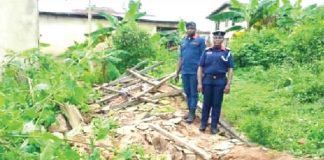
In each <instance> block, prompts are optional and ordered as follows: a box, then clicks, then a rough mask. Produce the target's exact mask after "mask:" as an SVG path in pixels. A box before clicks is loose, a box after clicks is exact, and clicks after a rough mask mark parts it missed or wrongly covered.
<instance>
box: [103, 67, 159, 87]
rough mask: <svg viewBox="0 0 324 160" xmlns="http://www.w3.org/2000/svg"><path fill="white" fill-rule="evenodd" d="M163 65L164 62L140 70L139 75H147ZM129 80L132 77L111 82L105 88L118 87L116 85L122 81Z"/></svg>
mask: <svg viewBox="0 0 324 160" xmlns="http://www.w3.org/2000/svg"><path fill="white" fill-rule="evenodd" d="M162 63H163V62H158V63H156V64H153V65H152V66H149V67H146V68H144V69H142V70H140V71H139V73H140V74H145V73H147V72H148V71H150V70H153V69H154V68H156V67H158V66H160V65H161V64H162ZM129 78H131V77H130V76H127V75H126V76H125V77H121V78H118V79H116V80H114V81H111V82H109V83H108V84H106V85H105V86H109V85H116V84H118V83H119V82H120V81H123V80H124V81H125V80H127V79H129Z"/></svg>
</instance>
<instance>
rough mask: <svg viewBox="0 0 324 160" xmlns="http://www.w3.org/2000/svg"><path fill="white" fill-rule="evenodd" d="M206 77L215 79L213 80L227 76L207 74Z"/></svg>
mask: <svg viewBox="0 0 324 160" xmlns="http://www.w3.org/2000/svg"><path fill="white" fill-rule="evenodd" d="M205 77H206V78H209V79H213V80H216V79H223V78H225V77H226V74H205Z"/></svg>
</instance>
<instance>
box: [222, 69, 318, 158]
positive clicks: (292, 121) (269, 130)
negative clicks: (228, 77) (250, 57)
mask: <svg viewBox="0 0 324 160" xmlns="http://www.w3.org/2000/svg"><path fill="white" fill-rule="evenodd" d="M322 67H323V66H322ZM323 74H324V72H321V73H320V74H314V73H313V72H312V71H310V70H309V69H307V67H305V66H299V67H296V66H295V67H294V68H293V67H291V66H285V65H284V66H281V67H276V66H273V67H270V68H269V69H268V70H266V71H265V70H263V69H262V68H260V67H252V68H251V69H250V70H244V71H242V70H239V71H236V74H235V75H237V76H236V77H238V78H235V81H234V82H233V85H232V93H231V95H229V96H226V97H225V101H224V108H223V111H224V115H225V117H226V119H227V120H229V121H230V122H231V123H233V124H234V126H236V127H238V129H239V130H241V131H243V132H244V133H245V134H246V135H247V136H248V137H249V138H250V140H252V141H253V142H257V143H260V144H262V145H265V146H268V147H270V148H274V149H277V150H285V151H289V152H291V153H293V154H295V155H300V156H302V155H306V154H309V155H313V156H316V155H317V156H324V155H323V151H322V150H321V148H323V145H324V144H323V141H324V139H323V133H324V132H323V129H322V128H323V127H324V126H323V124H324V121H323V118H321V117H322V116H323V114H324V109H323V106H324V101H323V100H324V95H323V92H322V91H323V89H324V87H323V83H322V82H323V78H321V77H320V75H321V76H322V75H323ZM301 75H302V76H301ZM322 77H324V76H322ZM301 139H305V144H299V143H298V141H299V140H301Z"/></svg>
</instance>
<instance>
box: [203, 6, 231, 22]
mask: <svg viewBox="0 0 324 160" xmlns="http://www.w3.org/2000/svg"><path fill="white" fill-rule="evenodd" d="M230 6H231V4H230V3H228V2H226V3H223V4H222V5H221V6H220V7H218V8H217V9H216V10H214V11H213V12H212V13H211V14H209V15H208V17H207V18H209V17H210V16H212V15H214V14H217V13H219V12H221V11H223V10H224V9H225V8H227V7H230Z"/></svg>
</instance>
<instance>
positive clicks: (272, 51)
mask: <svg viewBox="0 0 324 160" xmlns="http://www.w3.org/2000/svg"><path fill="white" fill-rule="evenodd" d="M286 37H287V34H286V33H285V32H281V31H280V30H278V29H262V30H260V31H258V30H251V31H250V32H246V33H244V34H243V35H241V36H239V37H237V38H234V39H233V40H232V41H230V48H231V49H232V51H233V53H234V55H235V62H236V64H237V65H238V66H239V67H249V66H258V65H260V66H263V67H265V68H268V67H269V66H270V65H272V64H282V63H283V60H284V59H285V58H286V57H287V55H288V53H287V52H286V51H285V49H284V44H283V41H282V40H283V39H284V38H286Z"/></svg>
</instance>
